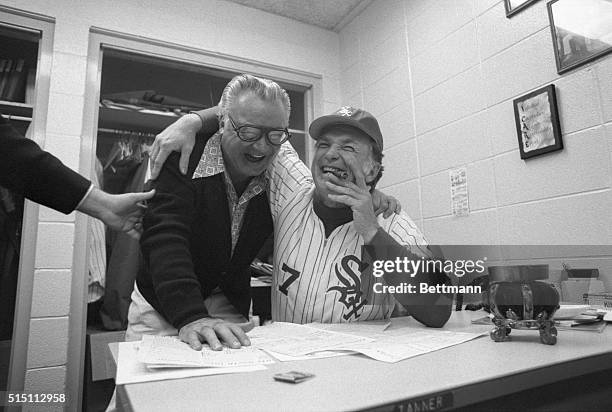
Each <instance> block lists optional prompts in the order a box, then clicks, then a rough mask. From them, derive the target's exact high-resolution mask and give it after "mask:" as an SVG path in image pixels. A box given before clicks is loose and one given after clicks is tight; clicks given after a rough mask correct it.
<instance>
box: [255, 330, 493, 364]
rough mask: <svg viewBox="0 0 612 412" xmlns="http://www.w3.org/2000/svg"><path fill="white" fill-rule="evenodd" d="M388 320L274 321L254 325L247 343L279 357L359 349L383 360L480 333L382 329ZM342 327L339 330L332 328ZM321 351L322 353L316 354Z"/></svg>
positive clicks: (406, 355) (292, 358)
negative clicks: (346, 321) (257, 326)
mask: <svg viewBox="0 0 612 412" xmlns="http://www.w3.org/2000/svg"><path fill="white" fill-rule="evenodd" d="M387 326H388V322H385V323H379V324H376V323H374V324H368V323H366V322H363V324H361V322H356V323H345V324H334V325H331V324H330V325H328V324H310V325H308V326H307V325H295V324H292V323H284V322H275V323H273V324H272V325H269V326H264V327H260V328H255V329H253V331H251V333H250V335H249V336H250V338H251V343H252V344H253V345H254V346H256V347H259V348H261V349H263V350H265V351H266V352H268V353H270V354H271V355H272V356H274V357H275V358H277V359H278V360H281V361H288V360H296V357H297V358H299V359H307V358H305V357H307V356H309V355H310V356H311V358H314V357H328V356H333V355H332V353H334V352H335V353H336V354H338V355H339V354H352V353H355V352H357V353H361V354H363V355H366V356H368V357H370V358H372V359H375V360H379V361H383V362H399V361H401V360H404V359H408V358H410V357H413V356H418V355H422V354H425V353H428V352H433V351H436V350H439V349H443V348H447V347H449V346H453V345H458V344H460V343H463V342H467V341H469V340H472V339H476V338H477V337H479V336H481V335H482V333H465V332H454V331H453V332H451V331H444V330H437V329H428V328H423V329H421V328H416V329H415V328H414V327H411V326H406V327H401V328H397V329H392V330H388V331H386V330H385V329H386V327H387ZM334 329H336V330H342V332H336V331H334ZM322 351H323V355H322V356H317V355H318V354H320V353H321V352H322Z"/></svg>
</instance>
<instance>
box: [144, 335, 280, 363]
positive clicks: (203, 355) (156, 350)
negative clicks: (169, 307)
mask: <svg viewBox="0 0 612 412" xmlns="http://www.w3.org/2000/svg"><path fill="white" fill-rule="evenodd" d="M138 361H139V362H142V363H144V364H145V365H147V366H148V367H149V368H177V367H183V368H230V367H236V366H256V365H267V364H270V363H274V359H272V358H270V356H268V355H266V354H265V353H264V352H263V351H261V350H259V349H257V348H255V347H252V346H245V347H243V348H241V349H231V348H228V347H223V349H222V350H220V351H214V350H212V349H210V347H209V346H208V345H204V346H203V347H202V350H201V351H196V350H193V349H191V347H190V346H189V345H187V344H186V343H184V342H181V341H180V340H179V339H178V338H176V337H174V336H150V335H145V336H143V337H142V341H141V342H140V350H139V351H138Z"/></svg>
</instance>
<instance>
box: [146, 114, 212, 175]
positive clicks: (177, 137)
mask: <svg viewBox="0 0 612 412" xmlns="http://www.w3.org/2000/svg"><path fill="white" fill-rule="evenodd" d="M201 127H202V120H201V119H200V116H198V115H197V114H193V113H191V114H187V115H185V116H183V117H181V118H180V119H178V120H177V121H176V122H174V123H172V124H171V125H170V126H168V127H166V128H165V129H164V130H163V131H162V132H161V133H160V134H158V135H157V136H155V141H154V142H153V146H152V147H151V162H152V165H153V167H152V169H151V178H152V179H157V176H159V172H160V171H161V168H162V166H163V165H164V162H165V161H166V159H167V158H168V156H169V155H170V153H172V152H181V160H180V162H179V165H180V169H181V172H182V173H183V174H185V173H187V166H188V165H189V156H190V155H191V152H192V151H193V147H194V146H195V137H196V133H197V132H198V131H199V130H200V128H201Z"/></svg>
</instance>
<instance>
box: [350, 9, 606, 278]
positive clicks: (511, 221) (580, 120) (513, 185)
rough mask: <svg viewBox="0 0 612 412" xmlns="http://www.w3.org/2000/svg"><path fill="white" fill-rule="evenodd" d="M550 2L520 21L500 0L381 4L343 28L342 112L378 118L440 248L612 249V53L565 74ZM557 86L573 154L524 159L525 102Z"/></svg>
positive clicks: (397, 177) (399, 174)
mask: <svg viewBox="0 0 612 412" xmlns="http://www.w3.org/2000/svg"><path fill="white" fill-rule="evenodd" d="M546 3H547V2H546V1H540V2H537V3H535V4H534V5H532V6H530V7H529V8H528V9H526V10H524V11H522V12H520V13H519V14H516V15H515V16H513V17H512V18H511V19H507V18H506V16H505V11H504V5H503V2H502V1H501V0H434V1H431V0H379V1H375V2H374V3H372V4H371V5H370V6H369V7H368V8H367V9H365V10H364V11H363V12H362V13H361V14H360V15H359V16H357V18H355V19H354V20H353V21H352V22H351V23H350V24H349V25H347V26H346V27H345V28H344V29H343V30H342V31H341V32H340V53H341V62H340V65H341V74H342V76H341V81H340V84H341V91H342V98H343V104H357V105H362V106H363V107H365V108H366V109H368V110H370V111H371V112H372V113H374V115H376V116H377V117H378V119H379V121H380V124H381V128H382V131H383V134H384V136H385V147H386V150H385V160H384V161H385V165H386V170H385V176H384V177H383V179H382V181H381V187H382V188H384V190H385V191H387V192H389V193H391V194H393V195H395V196H397V197H399V199H400V200H401V201H402V203H403V204H404V206H405V209H406V210H407V211H408V213H409V214H410V215H411V216H412V217H413V218H414V219H415V220H417V221H418V222H419V223H420V225H421V227H422V228H423V230H424V232H425V234H426V235H427V237H428V238H429V239H430V240H431V241H432V242H433V243H440V244H444V243H447V244H498V243H502V244H530V243H531V244H582V245H588V244H605V245H612V214H611V213H609V210H612V190H611V188H612V172H611V170H612V162H611V157H612V154H611V152H612V122H611V118H612V82H610V79H611V78H612V56H608V57H604V58H601V59H599V60H597V61H596V62H592V63H590V64H588V65H585V66H582V67H580V68H578V69H575V70H573V71H571V72H569V73H566V74H564V75H562V76H559V75H558V74H557V71H556V67H555V59H554V52H553V48H552V47H553V46H552V40H551V34H550V27H549V22H548V15H547V10H546ZM389 16H392V17H389ZM549 83H554V84H555V85H556V87H557V97H558V102H559V114H560V118H561V129H562V132H563V140H564V144H565V149H564V150H563V151H562V152H557V153H553V154H549V155H547V156H542V157H539V158H535V159H531V160H529V161H523V160H521V159H520V155H519V152H518V147H517V138H516V129H515V124H514V114H513V107H512V100H513V99H514V98H516V97H518V96H520V95H523V94H525V93H527V92H529V91H531V90H534V89H537V88H539V87H542V86H545V85H547V84H549ZM459 166H465V167H467V173H468V185H469V196H470V199H469V200H470V209H471V214H470V216H468V217H453V216H452V215H451V208H450V183H449V177H448V171H449V169H452V168H455V167H459ZM558 264H559V265H560V264H561V261H559V262H558ZM576 264H577V265H580V264H584V262H576ZM605 276H606V278H605V282H606V286H607V288H608V289H609V290H612V272H610V271H608V272H607V274H606V275H605Z"/></svg>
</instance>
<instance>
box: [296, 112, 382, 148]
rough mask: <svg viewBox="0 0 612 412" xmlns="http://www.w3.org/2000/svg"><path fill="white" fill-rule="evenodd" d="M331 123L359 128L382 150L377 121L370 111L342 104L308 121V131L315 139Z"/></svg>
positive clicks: (380, 134)
mask: <svg viewBox="0 0 612 412" xmlns="http://www.w3.org/2000/svg"><path fill="white" fill-rule="evenodd" d="M332 125H347V126H352V127H354V128H356V129H359V130H361V131H362V132H364V133H365V134H366V135H368V136H369V137H370V138H371V139H372V140H374V143H376V145H377V146H378V148H379V149H380V151H381V152H382V150H383V137H382V133H381V132H380V127H379V126H378V121H376V118H375V117H374V116H372V114H371V113H369V112H366V111H365V110H362V109H358V108H355V107H351V106H343V107H341V108H340V109H338V110H336V111H335V112H334V113H332V114H328V115H326V116H321V117H318V118H316V119H314V120H313V121H312V123H310V127H309V128H308V133H310V136H311V137H312V138H313V139H315V140H317V139H318V138H319V137H320V136H321V132H322V131H323V130H324V129H326V128H328V127H329V126H332Z"/></svg>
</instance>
